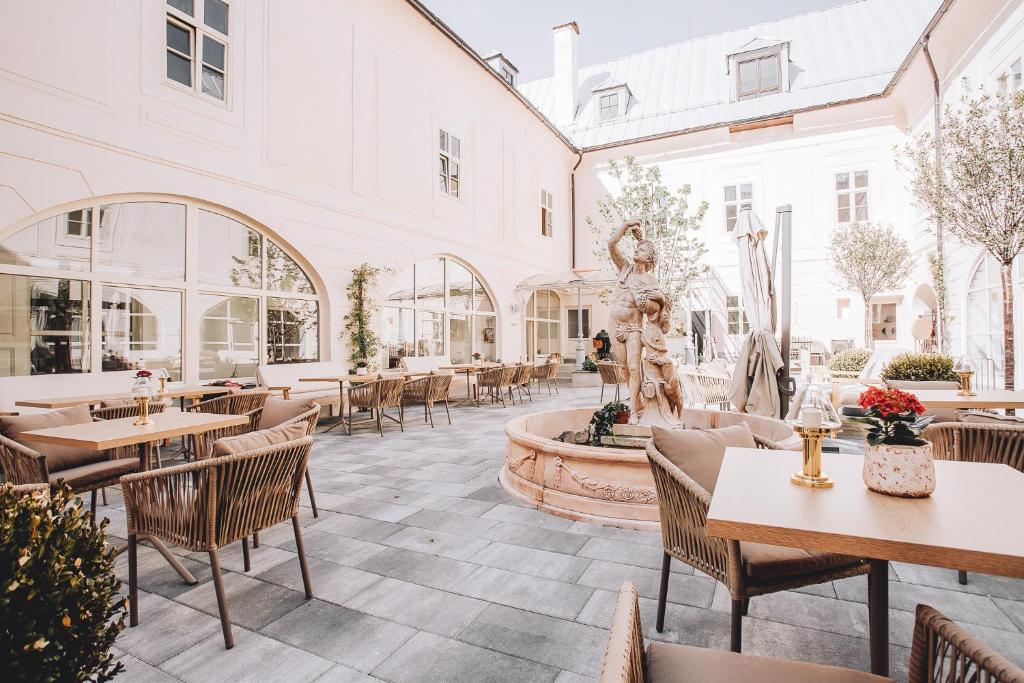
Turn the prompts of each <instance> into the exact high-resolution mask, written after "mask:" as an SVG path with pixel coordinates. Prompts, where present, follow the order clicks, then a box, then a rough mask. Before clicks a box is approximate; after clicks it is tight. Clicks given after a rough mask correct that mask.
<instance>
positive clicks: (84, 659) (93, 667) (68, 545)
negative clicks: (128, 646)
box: [0, 484, 126, 681]
mask: <svg viewBox="0 0 1024 683" xmlns="http://www.w3.org/2000/svg"><path fill="white" fill-rule="evenodd" d="M106 525H107V522H106V521H104V522H103V524H102V525H101V526H100V527H99V528H98V529H94V528H93V527H92V515H90V514H89V512H88V511H87V510H85V509H84V508H83V505H82V501H81V499H80V498H78V497H76V496H74V495H73V494H72V493H71V489H69V488H68V487H66V486H65V487H63V488H62V489H61V490H60V491H58V492H56V493H55V494H54V495H53V496H52V498H51V497H47V496H27V495H22V494H17V493H15V492H14V487H13V486H11V485H10V484H0V582H2V583H0V680H8V681H16V680H32V681H85V680H95V681H107V680H110V679H111V678H113V677H114V675H115V674H117V673H118V672H119V671H120V670H121V669H122V668H123V665H122V664H121V663H120V662H115V661H114V657H113V655H112V654H110V647H111V646H112V645H113V644H114V639H115V638H117V634H118V633H120V632H121V629H123V628H124V617H125V608H126V603H125V601H124V600H121V599H119V598H118V586H119V585H120V582H119V581H118V580H117V578H116V577H115V576H114V558H115V551H114V548H113V547H105V545H104V539H105V537H106V534H105V532H104V529H105V528H106Z"/></svg>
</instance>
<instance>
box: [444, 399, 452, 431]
mask: <svg viewBox="0 0 1024 683" xmlns="http://www.w3.org/2000/svg"><path fill="white" fill-rule="evenodd" d="M444 412H445V413H447V414H448V424H449V425H451V423H452V411H450V410H448V399H445V400H444Z"/></svg>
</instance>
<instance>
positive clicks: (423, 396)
mask: <svg viewBox="0 0 1024 683" xmlns="http://www.w3.org/2000/svg"><path fill="white" fill-rule="evenodd" d="M452 377H453V376H452V375H447V374H446V375H435V374H433V373H431V374H429V375H427V376H426V377H418V378H417V379H413V380H408V381H406V383H405V385H404V386H403V387H402V401H403V402H404V403H422V404H423V421H424V422H427V421H429V422H430V428H431V429H433V428H434V404H435V403H444V412H445V413H446V414H447V415H448V424H451V423H452V413H451V410H449V407H448V393H449V391H450V390H451V386H452Z"/></svg>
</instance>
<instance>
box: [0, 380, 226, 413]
mask: <svg viewBox="0 0 1024 683" xmlns="http://www.w3.org/2000/svg"><path fill="white" fill-rule="evenodd" d="M154 388H155V387H154ZM232 391H234V388H232V387H210V386H206V385H202V384H179V385H174V384H168V385H167V391H166V392H165V393H163V394H161V395H160V396H162V397H164V398H172V399H173V398H182V399H185V398H187V399H189V400H191V401H192V402H193V403H195V402H196V401H198V400H199V399H201V398H203V397H204V396H211V395H214V394H227V393H230V392H232ZM125 398H131V397H130V396H129V394H128V392H127V391H125V392H123V393H119V394H85V395H83V396H60V397H57V398H33V399H25V400H22V401H15V402H14V405H16V406H22V407H23V408H68V407H70V406H80V405H89V406H91V405H96V404H98V403H101V402H102V401H114V400H118V399H125ZM158 398H159V397H158Z"/></svg>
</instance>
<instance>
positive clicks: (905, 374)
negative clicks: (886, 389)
mask: <svg viewBox="0 0 1024 683" xmlns="http://www.w3.org/2000/svg"><path fill="white" fill-rule="evenodd" d="M882 379H884V380H898V381H900V380H901V381H908V382H959V381H960V377H959V376H957V374H956V373H955V372H953V359H952V357H950V356H947V355H945V354H940V353H901V354H900V355H898V356H896V357H895V358H893V359H892V360H891V361H889V362H888V363H887V364H886V366H885V367H884V368H882Z"/></svg>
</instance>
